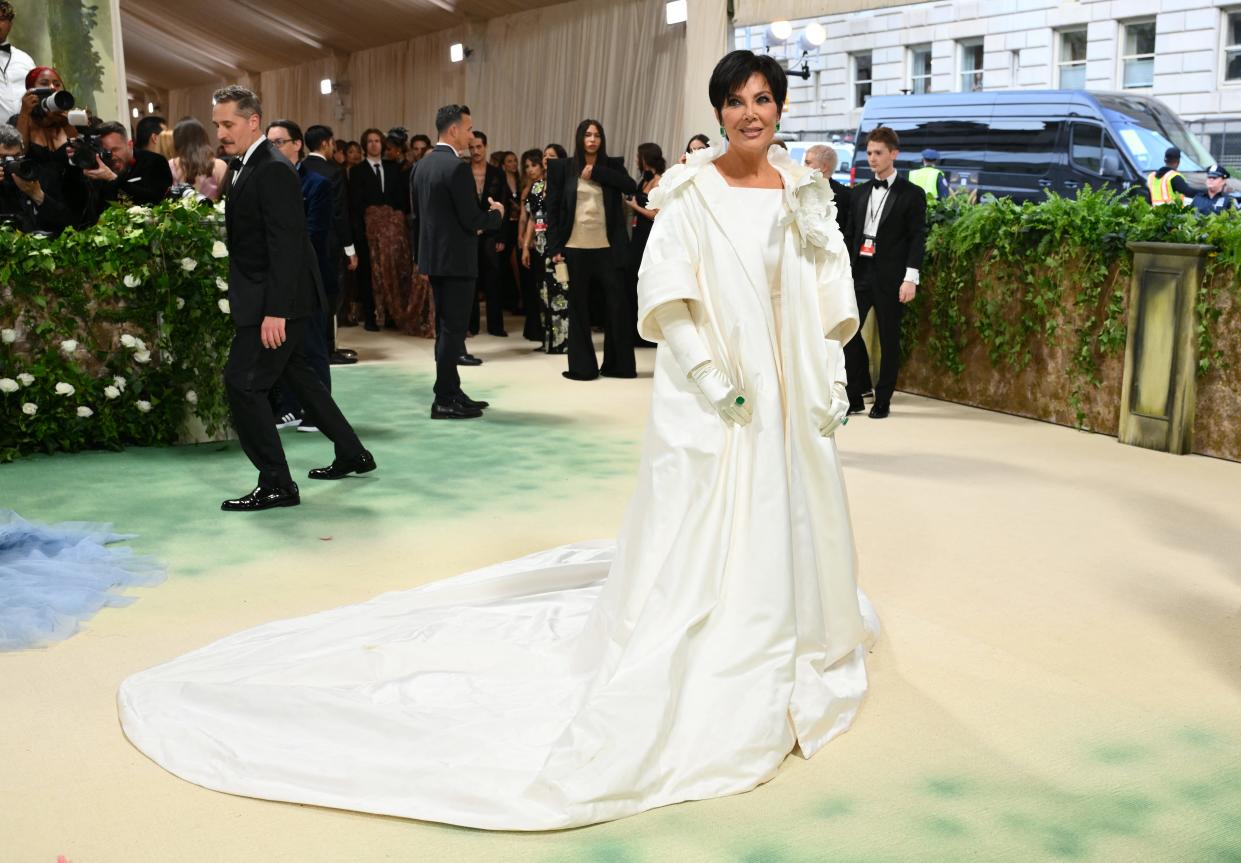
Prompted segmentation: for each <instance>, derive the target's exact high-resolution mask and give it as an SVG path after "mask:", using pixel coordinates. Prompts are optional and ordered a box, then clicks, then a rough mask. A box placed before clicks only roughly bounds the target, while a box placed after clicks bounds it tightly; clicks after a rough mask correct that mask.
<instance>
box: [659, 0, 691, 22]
mask: <svg viewBox="0 0 1241 863" xmlns="http://www.w3.org/2000/svg"><path fill="white" fill-rule="evenodd" d="M664 20H665V21H667V22H668V24H670V25H671V24H684V23H685V22H686V21H687V20H689V0H668V4H667V5H666V6H664Z"/></svg>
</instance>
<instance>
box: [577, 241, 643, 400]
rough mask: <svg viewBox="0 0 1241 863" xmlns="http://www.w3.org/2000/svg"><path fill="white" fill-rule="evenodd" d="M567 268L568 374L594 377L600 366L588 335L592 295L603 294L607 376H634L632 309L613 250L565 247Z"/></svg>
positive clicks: (605, 370) (604, 357)
mask: <svg viewBox="0 0 1241 863" xmlns="http://www.w3.org/2000/svg"><path fill="white" fill-rule="evenodd" d="M564 254H565V262H566V263H567V264H568V268H569V339H568V353H569V374H571V375H573V376H574V377H577V378H593V377H596V376H598V375H599V373H600V371H601V369H600V366H599V362H598V358H597V357H596V356H595V343H594V341H593V340H592V339H591V335H590V307H591V297H592V296H602V298H603V303H604V306H605V309H606V315H605V317H604V321H603V367H602V372H603V374H604V375H606V376H607V377H613V378H632V377H637V366H636V365H635V363H634V357H633V329H634V325H633V320H632V318H633V312H632V311H631V310H630V308H629V298H628V294H627V292H626V290H625V271H624V269H622V268H621V267H618V266H616V264H615V262H614V260H613V257H612V250H611V249H608V248H604V249H565V252H564Z"/></svg>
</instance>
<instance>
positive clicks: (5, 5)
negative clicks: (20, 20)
mask: <svg viewBox="0 0 1241 863" xmlns="http://www.w3.org/2000/svg"><path fill="white" fill-rule="evenodd" d="M13 18H14V13H13V4H12V3H10V2H9V0H0V21H12V20H13Z"/></svg>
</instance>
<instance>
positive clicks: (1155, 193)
mask: <svg viewBox="0 0 1241 863" xmlns="http://www.w3.org/2000/svg"><path fill="white" fill-rule="evenodd" d="M1179 176H1181V172H1180V171H1176V170H1173V171H1169V172H1168V173H1166V174H1164V175H1163V176H1162V177H1160V176H1159V175H1158V174H1156V173H1155V172H1154V171H1151V172H1150V173H1149V174H1147V175H1146V188H1147V189H1148V190H1149V191H1150V193H1151V206H1153V207H1158V206H1159V205H1160V204H1176V205H1177V206H1178V207H1179V206H1182V205H1183V204H1184V203H1185V196H1184V195H1182V194H1181V193H1180V192H1177V191H1175V190H1174V189H1173V188H1172V178H1173V177H1179Z"/></svg>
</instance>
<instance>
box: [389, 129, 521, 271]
mask: <svg viewBox="0 0 1241 863" xmlns="http://www.w3.org/2000/svg"><path fill="white" fill-rule="evenodd" d="M409 183H410V188H411V194H410V200H411V201H412V206H413V211H414V212H413V215H414V217H415V219H417V222H418V270H419V272H421V273H425V274H426V275H428V276H449V277H454V278H463V279H464V278H468V279H473V278H477V276H478V232H479V231H495V230H498V229H499V227H500V223H501V221H502V218H503V217H502V216H501V215H500V214H499V213H497V212H495V211H494V210H490V209H488V210H481V209H479V206H478V195H477V193H476V192H475V186H474V175H473V174H472V173H471V172H470V166H469V164H468V163H466V162H463V161H461V159H460V158H459V157H458V156H457V154H456V153H455V152H453V149H452V148H451V147H449V146H447V145H440V144H437V145H436V146H435V147H434V148H432V150H431V152H429V153H427V154H426V155H425V156H423V157H422V159H421V160H420V161H419V162H418V163H417V164H415V165H414V170H413V171H412V172H411V173H410V177H409ZM484 200H485V199H484Z"/></svg>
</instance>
